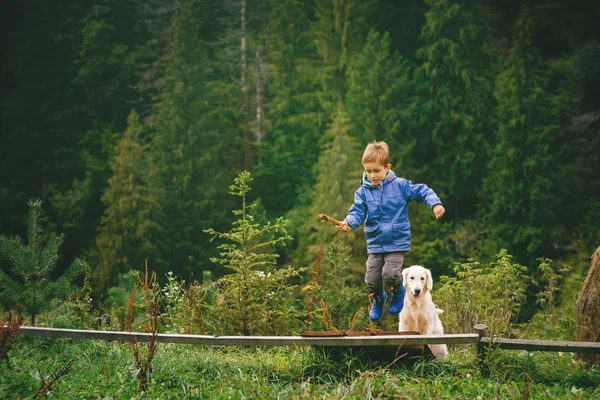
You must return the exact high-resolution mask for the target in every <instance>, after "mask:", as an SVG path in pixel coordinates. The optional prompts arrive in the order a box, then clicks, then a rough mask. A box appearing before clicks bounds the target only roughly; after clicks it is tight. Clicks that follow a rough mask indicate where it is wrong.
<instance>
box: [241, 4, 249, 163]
mask: <svg viewBox="0 0 600 400" xmlns="http://www.w3.org/2000/svg"><path fill="white" fill-rule="evenodd" d="M241 31H242V33H241V35H242V42H241V45H240V52H241V63H242V113H243V114H244V127H243V129H244V169H246V170H248V168H249V167H250V137H249V136H250V135H249V133H248V119H249V118H248V79H247V73H248V65H247V62H246V53H247V50H248V49H247V47H246V0H242V4H241Z"/></svg>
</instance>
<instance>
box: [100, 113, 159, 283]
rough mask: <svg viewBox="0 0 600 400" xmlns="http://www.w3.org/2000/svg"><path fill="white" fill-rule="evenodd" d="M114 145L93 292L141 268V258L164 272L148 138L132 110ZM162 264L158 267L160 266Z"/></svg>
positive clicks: (104, 198)
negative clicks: (120, 275) (125, 127)
mask: <svg viewBox="0 0 600 400" xmlns="http://www.w3.org/2000/svg"><path fill="white" fill-rule="evenodd" d="M127 123H128V127H127V130H125V132H124V133H123V137H122V138H121V140H120V142H119V144H118V145H117V147H116V151H115V153H116V154H115V157H114V159H113V161H112V163H111V168H112V176H111V177H110V179H109V180H108V188H107V189H106V191H105V192H104V194H103V196H102V202H103V204H104V206H105V212H104V216H103V217H102V219H101V221H100V232H99V233H98V237H97V239H96V248H95V249H94V250H93V251H91V252H90V256H91V257H92V259H94V260H95V262H96V265H95V268H94V270H93V280H92V284H93V285H94V288H95V289H96V290H98V291H99V292H103V291H104V290H106V289H107V288H108V287H110V286H112V285H114V284H115V283H116V278H117V276H118V274H122V273H125V272H127V271H129V270H131V269H133V270H138V271H141V270H142V269H143V268H144V265H145V262H146V260H147V261H148V263H150V264H151V265H153V268H154V269H157V270H161V269H162V270H164V269H165V265H164V261H163V259H162V258H161V251H162V250H164V245H165V239H164V235H165V225H166V224H165V220H164V217H165V215H164V213H163V212H162V209H161V205H160V203H159V199H160V189H159V188H158V187H157V185H156V181H155V180H154V179H155V178H154V176H153V175H152V168H151V165H152V160H151V158H150V156H151V154H150V138H149V137H148V134H147V132H145V129H144V126H143V125H142V123H141V122H140V120H139V116H138V114H137V113H136V112H135V111H134V110H132V111H131V114H129V118H128V119H127ZM161 267H162V268H161Z"/></svg>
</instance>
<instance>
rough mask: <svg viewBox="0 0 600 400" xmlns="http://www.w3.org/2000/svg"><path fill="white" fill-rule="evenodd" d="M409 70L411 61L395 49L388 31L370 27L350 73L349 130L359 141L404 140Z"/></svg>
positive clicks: (409, 82) (389, 142)
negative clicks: (392, 47) (350, 123)
mask: <svg viewBox="0 0 600 400" xmlns="http://www.w3.org/2000/svg"><path fill="white" fill-rule="evenodd" d="M410 73H411V68H410V66H409V65H408V62H407V61H406V60H405V59H404V58H403V57H401V56H400V55H399V54H398V53H397V52H392V49H391V41H390V36H389V34H388V33H385V34H383V35H381V34H380V33H378V32H376V31H374V30H371V31H370V32H369V35H368V36H367V42H366V44H365V46H364V48H363V49H362V51H361V52H360V54H359V55H358V56H357V57H356V61H355V62H354V64H353V67H352V70H351V72H350V75H349V78H348V90H347V92H346V101H345V103H346V109H347V113H348V115H349V117H350V119H351V121H352V129H350V132H349V133H350V134H351V135H352V136H353V137H355V138H356V139H358V140H359V142H360V143H365V144H366V143H368V142H372V141H373V140H384V141H386V142H387V143H388V145H390V146H394V144H396V143H402V142H403V141H404V140H405V135H406V130H407V127H405V126H404V124H406V121H405V119H407V118H408V117H409V116H408V115H406V111H405V110H406V108H407V106H408V101H409V96H410V95H411V94H412V93H411V81H410V79H409V76H410ZM403 119H404V120H403Z"/></svg>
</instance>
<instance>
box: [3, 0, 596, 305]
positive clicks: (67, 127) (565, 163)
mask: <svg viewBox="0 0 600 400" xmlns="http://www.w3.org/2000/svg"><path fill="white" fill-rule="evenodd" d="M599 20H600V7H598V6H597V4H596V2H595V1H591V0H590V1H586V0H549V1H543V2H540V1H533V0H531V1H516V0H501V1H500V0H497V1H492V0H480V1H463V2H459V1H452V0H403V1H390V0H368V1H367V0H305V1H301V0H239V1H236V2H233V1H230V0H221V1H215V0H175V1H171V0H146V1H139V0H118V1H117V0H95V1H91V2H64V1H41V2H40V1H36V2H32V1H30V0H22V1H10V2H9V3H7V4H5V5H4V7H3V12H2V13H1V14H0V32H1V35H2V55H3V56H2V59H1V61H0V63H1V67H0V71H1V77H2V78H1V82H0V84H1V86H0V204H1V210H0V235H6V236H15V235H18V236H25V233H26V232H25V229H26V225H25V223H24V221H25V218H26V216H27V212H28V206H27V202H28V201H29V200H30V199H34V198H40V199H42V200H43V201H44V203H43V204H44V211H45V218H46V220H45V221H46V225H45V229H46V230H47V231H48V232H59V233H64V234H65V235H66V236H65V241H64V245H63V248H62V252H61V258H60V260H59V263H58V268H57V270H56V271H55V273H56V274H57V275H60V274H61V273H62V272H63V271H64V270H65V269H66V268H67V266H68V264H69V263H70V262H71V261H72V260H73V259H74V258H76V257H80V258H82V259H85V260H86V261H87V263H89V265H90V267H91V274H92V279H91V285H92V287H93V289H94V292H95V293H96V296H100V295H102V294H103V293H105V291H106V290H107V288H109V287H111V286H113V285H115V284H116V283H117V276H118V275H119V274H121V273H125V272H127V271H129V270H131V269H135V270H142V269H143V267H144V264H145V262H146V260H147V262H148V264H149V265H150V267H151V268H152V269H153V270H154V271H157V272H158V275H159V279H162V277H164V276H165V274H166V273H167V272H168V271H173V272H174V273H175V274H176V275H177V276H179V277H180V278H184V279H186V280H188V281H191V280H194V279H200V278H201V277H202V274H203V272H206V271H210V272H212V273H213V274H214V275H216V276H221V275H223V274H224V273H227V272H228V270H227V268H225V267H224V266H223V265H220V264H218V263H215V262H213V261H211V258H214V257H217V256H218V254H219V249H218V248H217V245H218V244H219V241H218V240H214V241H211V235H210V234H209V233H208V232H207V230H208V229H210V228H212V229H214V230H215V231H220V232H224V231H228V230H229V229H231V226H232V223H233V222H234V221H235V220H236V219H237V216H236V215H234V214H233V213H232V211H233V210H236V209H238V208H240V207H239V206H240V204H239V198H236V197H235V196H231V195H230V194H229V187H230V185H231V184H232V183H233V181H234V178H235V177H236V176H238V175H239V174H240V173H241V172H242V171H244V170H247V171H249V172H250V174H251V176H252V177H253V178H254V181H253V182H252V185H251V190H250V192H249V193H248V196H249V200H250V201H251V202H252V203H253V204H254V205H255V207H254V208H253V213H254V219H255V220H256V221H258V222H261V223H266V222H267V221H273V220H275V219H276V218H278V217H284V218H285V219H286V220H288V221H289V223H288V224H287V231H288V233H289V234H290V235H291V237H292V239H291V240H289V241H288V242H287V245H286V246H281V243H279V244H278V245H277V246H275V247H274V249H273V250H272V251H274V252H276V253H278V254H279V255H280V257H279V258H278V263H279V265H280V266H286V265H294V266H295V267H298V268H299V267H309V266H311V265H313V264H314V262H315V259H316V258H317V253H318V251H319V248H320V246H321V245H323V246H327V245H329V243H331V242H332V241H338V242H340V243H342V244H344V245H349V246H351V248H352V256H353V257H352V261H350V263H351V265H352V268H351V269H350V271H351V272H349V273H348V277H347V279H348V281H349V282H354V283H356V284H357V285H363V283H362V274H363V273H364V272H363V271H364V261H365V259H366V250H365V243H364V233H363V232H362V229H358V230H356V231H354V232H352V233H350V234H344V233H339V232H337V231H336V230H335V229H334V228H333V227H332V226H331V225H326V224H320V223H319V221H318V220H317V219H316V215H317V214H318V213H326V214H328V215H331V216H333V217H335V218H339V219H342V218H343V217H344V216H345V215H346V212H347V210H348V208H349V206H350V205H351V204H352V200H353V193H354V191H355V190H356V189H357V188H358V185H359V181H360V178H361V174H362V166H361V163H360V158H361V154H362V151H363V149H364V147H365V146H366V144H367V143H369V142H371V141H373V140H384V141H386V142H387V143H388V144H389V146H390V153H391V159H392V164H393V167H392V168H393V170H394V172H395V173H396V174H397V175H398V176H402V177H404V178H406V179H410V180H411V181H413V182H419V183H426V184H427V185H429V186H430V187H432V188H433V189H434V190H435V191H436V192H437V194H438V195H439V196H440V198H441V199H442V201H443V203H444V206H445V207H446V210H447V214H446V216H445V217H444V218H443V219H442V220H439V221H438V220H436V219H435V218H434V217H433V215H432V214H431V213H430V211H429V210H428V209H427V207H425V206H424V205H422V204H414V205H412V204H411V224H412V236H413V245H412V250H411V252H410V253H409V255H408V257H407V260H406V263H409V264H421V265H425V266H427V267H428V268H430V269H431V270H432V271H434V274H435V275H436V276H439V275H442V274H451V272H452V265H453V263H454V262H457V261H460V262H464V261H466V260H467V259H469V258H477V259H478V260H482V261H485V260H491V259H492V257H493V256H494V255H495V254H497V253H498V252H499V251H500V250H501V249H506V250H507V251H508V252H509V253H510V254H511V255H512V256H513V257H514V259H515V260H516V261H518V262H519V263H520V264H522V265H524V266H526V267H528V268H529V269H530V273H531V274H532V275H533V276H536V274H537V273H538V272H536V270H535V269H536V267H537V265H538V261H537V260H538V259H540V258H541V257H548V258H551V259H553V260H555V261H556V262H558V263H559V264H561V263H562V264H565V265H569V266H570V267H572V268H574V269H575V270H576V271H577V272H578V273H580V274H583V273H585V271H586V270H585V268H587V267H588V266H589V257H590V256H591V254H592V253H593V250H594V249H595V248H596V247H597V246H598V245H599V244H600V223H599V221H600V177H599V174H598V172H599V171H600V28H599V26H598V21H599ZM0 269H2V271H8V270H9V264H8V262H7V261H6V260H0ZM341 279H343V278H341Z"/></svg>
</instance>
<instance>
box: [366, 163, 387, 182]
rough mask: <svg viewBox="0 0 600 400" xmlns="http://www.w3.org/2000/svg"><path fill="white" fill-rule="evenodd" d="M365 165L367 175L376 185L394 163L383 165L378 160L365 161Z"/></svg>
mask: <svg viewBox="0 0 600 400" xmlns="http://www.w3.org/2000/svg"><path fill="white" fill-rule="evenodd" d="M363 167H364V169H365V171H366V173H367V177H368V178H369V180H370V181H371V183H373V184H374V185H378V184H379V182H381V181H382V180H383V178H385V174H387V173H388V171H389V170H390V169H391V168H392V164H388V165H383V164H380V163H378V162H368V163H364V164H363Z"/></svg>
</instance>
